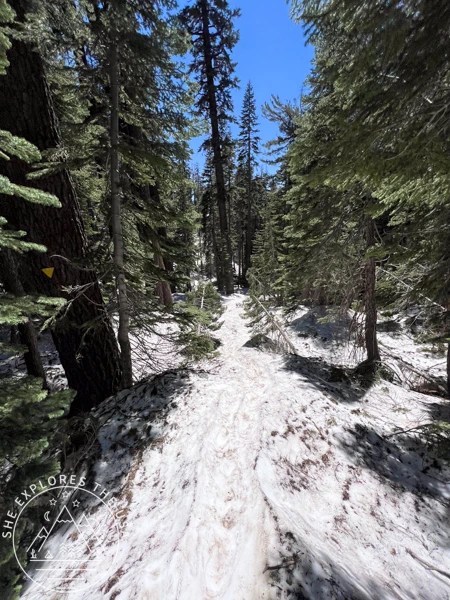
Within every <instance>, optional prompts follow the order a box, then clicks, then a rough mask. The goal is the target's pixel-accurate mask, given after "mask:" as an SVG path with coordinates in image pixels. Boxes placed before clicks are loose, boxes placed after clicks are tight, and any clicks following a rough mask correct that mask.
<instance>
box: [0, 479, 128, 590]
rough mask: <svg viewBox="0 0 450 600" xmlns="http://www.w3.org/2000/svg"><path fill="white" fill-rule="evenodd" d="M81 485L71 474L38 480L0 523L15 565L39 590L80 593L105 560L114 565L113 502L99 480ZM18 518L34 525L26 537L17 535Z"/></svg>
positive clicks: (117, 527) (97, 577) (82, 481)
mask: <svg viewBox="0 0 450 600" xmlns="http://www.w3.org/2000/svg"><path fill="white" fill-rule="evenodd" d="M45 484H47V485H45ZM85 486H86V482H85V479H84V478H83V477H82V478H80V479H79V480H77V479H76V477H74V476H70V477H68V476H64V475H60V476H59V477H49V479H48V480H47V481H44V482H41V481H39V482H38V484H33V485H31V486H29V488H27V489H26V490H24V491H23V492H22V493H21V494H20V496H19V497H17V498H16V499H15V502H14V505H15V506H16V507H17V508H18V510H12V511H9V512H8V517H7V519H5V521H4V523H3V532H2V536H3V537H10V538H11V539H12V543H13V546H14V554H15V556H16V559H17V562H18V564H19V566H20V568H21V569H22V571H23V572H24V574H25V575H26V577H27V578H28V579H30V580H32V581H33V582H34V583H35V584H36V585H38V586H39V587H40V589H41V590H45V591H61V592H66V593H68V592H73V591H74V590H77V591H83V590H85V589H88V588H90V587H92V586H94V585H95V584H98V583H100V582H101V580H102V578H104V577H105V573H104V566H105V560H106V561H107V565H108V567H110V566H111V564H112V563H114V559H115V556H116V553H117V549H118V548H117V539H118V537H119V530H120V522H119V520H118V518H117V513H116V512H115V511H114V508H115V501H114V499H113V498H111V499H109V498H108V496H109V493H108V492H107V491H106V490H105V489H104V488H102V486H101V485H100V484H97V483H95V484H94V485H93V486H92V487H93V489H92V490H90V489H87V488H86V487H85ZM24 520H25V522H26V523H28V524H29V523H32V524H33V525H34V526H35V529H34V531H33V534H32V536H30V539H28V538H27V537H26V536H24V535H23V534H22V533H19V532H21V531H22V529H23V527H22V525H25V523H24V522H23V521H24ZM24 539H26V544H25V548H24ZM19 544H20V548H21V551H19ZM24 549H25V550H26V556H23V550H24ZM101 565H102V568H100V566H101Z"/></svg>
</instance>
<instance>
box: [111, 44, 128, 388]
mask: <svg viewBox="0 0 450 600" xmlns="http://www.w3.org/2000/svg"><path fill="white" fill-rule="evenodd" d="M109 69H110V87H111V124H110V143H111V152H110V169H111V170H110V176H111V226H112V237H113V248H114V249H113V253H114V255H113V261H114V269H115V276H116V290H117V299H118V305H119V331H118V335H117V337H118V340H119V346H120V361H121V365H122V387H123V388H128V387H131V386H132V385H133V367H132V361H131V344H130V336H129V332H130V313H129V308H128V295H127V284H126V279H125V271H124V257H123V231H122V215H121V208H122V207H121V197H120V195H121V194H120V171H119V168H120V166H119V61H118V52H117V43H116V42H115V41H114V40H113V41H112V43H111V46H110V50H109Z"/></svg>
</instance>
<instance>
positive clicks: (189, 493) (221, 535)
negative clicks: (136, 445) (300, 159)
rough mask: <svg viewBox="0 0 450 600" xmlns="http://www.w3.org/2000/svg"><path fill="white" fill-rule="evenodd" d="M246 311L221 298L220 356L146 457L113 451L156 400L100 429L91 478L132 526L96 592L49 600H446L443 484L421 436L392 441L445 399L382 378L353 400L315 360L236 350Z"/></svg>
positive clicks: (172, 413)
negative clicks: (326, 379) (118, 479)
mask: <svg viewBox="0 0 450 600" xmlns="http://www.w3.org/2000/svg"><path fill="white" fill-rule="evenodd" d="M244 299H245V296H242V295H234V296H233V297H231V298H228V299H225V300H224V302H225V306H226V311H225V313H224V322H223V325H222V327H221V329H220V330H219V337H220V340H221V342H222V345H221V346H220V356H219V358H218V359H216V360H215V361H214V363H213V366H212V368H210V371H209V372H203V373H201V372H199V373H196V374H194V375H192V376H191V377H190V382H189V386H185V387H183V388H176V389H174V390H173V391H172V396H171V398H170V410H168V411H167V413H165V416H164V418H163V419H161V420H160V422H158V423H156V424H155V425H154V426H153V429H152V435H151V436H150V437H149V441H148V443H146V444H145V445H144V447H143V449H142V450H140V451H139V452H135V453H134V454H131V455H127V456H125V459H124V460H122V459H120V460H119V458H118V456H119V455H118V451H117V448H116V445H115V444H114V440H115V439H116V438H117V436H118V432H119V431H122V430H123V429H125V430H126V431H128V432H129V433H130V434H131V431H132V429H135V428H136V427H137V426H138V425H137V424H138V423H139V422H140V421H142V418H141V417H142V415H144V416H145V415H147V414H149V410H150V411H151V410H153V408H152V407H153V406H155V403H156V400H155V399H157V397H158V396H157V395H155V394H156V392H155V390H154V389H153V388H152V389H151V390H150V388H149V387H146V386H145V385H143V386H141V387H140V388H138V389H137V390H135V392H134V395H132V396H130V397H129V398H128V400H126V401H125V402H124V404H123V405H121V406H122V409H123V411H124V412H126V410H127V407H128V405H129V406H131V407H133V410H134V411H135V413H137V412H139V410H141V412H142V414H141V417H139V415H138V416H137V417H136V419H135V420H133V419H130V418H127V419H126V420H122V421H120V419H119V420H116V421H115V423H114V425H111V424H109V425H108V424H107V425H105V426H104V427H103V429H102V431H101V436H100V437H101V443H102V456H101V458H100V459H99V461H98V463H97V465H96V469H95V470H96V480H98V481H102V482H104V483H105V485H108V483H109V482H110V481H112V480H113V479H114V474H117V472H120V470H121V472H120V474H121V476H122V483H121V488H122V491H121V494H120V497H121V502H122V504H123V505H124V506H125V508H126V510H125V515H126V517H125V519H124V528H123V530H122V531H121V533H120V536H119V539H118V540H116V543H115V544H113V545H111V547H110V546H108V547H106V548H104V549H103V565H102V567H103V572H104V576H103V578H102V582H101V584H100V585H95V586H94V587H92V589H89V590H87V591H84V592H79V593H75V592H73V593H70V594H64V593H61V592H55V593H54V594H53V595H51V594H50V595H48V596H45V597H48V598H51V599H52V600H53V598H54V599H55V600H56V599H57V598H69V599H71V600H74V599H77V600H78V598H79V599H80V600H81V599H88V598H89V599H96V598H109V599H111V600H134V599H137V600H269V599H276V598H282V599H288V598H311V599H314V600H316V599H317V600H328V599H331V600H333V599H336V600H338V599H340V600H357V599H368V600H391V599H392V600H394V599H397V600H398V599H402V600H448V599H450V587H449V584H450V579H449V577H448V574H449V573H450V553H449V530H450V527H449V521H450V518H449V514H450V513H449V508H448V503H449V498H450V486H449V483H448V481H449V478H450V477H449V473H448V471H445V470H443V469H442V470H441V469H439V470H438V469H437V467H435V463H433V464H431V460H429V459H428V458H427V454H426V452H425V450H424V448H423V447H421V446H420V445H417V444H416V442H415V441H414V439H413V438H407V439H405V444H404V445H402V444H401V443H400V441H401V438H399V437H393V438H387V437H383V436H385V435H386V434H390V433H392V431H393V429H394V427H399V428H402V429H407V428H408V427H411V426H413V425H414V424H416V423H417V422H423V420H424V419H425V418H429V415H430V412H431V411H436V410H438V409H439V410H440V408H439V406H438V404H439V403H438V402H437V400H436V398H432V397H428V396H424V395H419V394H415V393H412V392H408V391H405V390H403V389H401V388H400V387H397V386H394V385H393V384H390V383H387V382H379V383H377V384H375V385H374V386H373V387H372V388H370V389H369V390H368V391H364V390H361V391H360V393H358V394H356V393H354V394H350V395H349V394H346V393H345V390H344V388H343V387H342V386H341V384H338V383H337V384H330V386H328V387H327V386H325V387H324V386H323V385H322V378H321V377H320V376H319V375H317V373H316V375H314V371H313V370H311V369H310V370H308V369H305V364H306V366H307V365H308V359H305V361H306V362H305V361H303V362H302V360H299V361H297V362H296V360H295V359H293V360H291V361H287V360H286V359H285V358H283V357H281V356H278V355H274V354H268V353H265V352H261V351H258V350H256V349H254V348H246V347H243V345H244V343H245V342H246V341H247V340H248V339H249V337H250V332H249V330H248V329H247V327H246V324H245V321H244V319H243V317H242V303H243V301H244ZM296 344H297V346H298V348H299V353H300V354H304V352H305V350H306V346H305V344H306V342H304V341H302V340H296ZM330 390H331V391H330ZM162 393H164V392H162ZM138 396H139V398H138ZM127 402H128V404H127ZM121 435H122V436H123V435H124V434H121ZM116 441H117V440H116ZM124 452H125V451H124ZM101 510H102V508H101V507H100V508H99V511H101ZM113 547H114V549H117V550H118V555H117V558H116V560H115V561H113V560H112V553H113ZM427 565H428V566H427ZM430 567H431V568H430ZM446 573H447V575H446ZM23 597H24V598H28V599H32V598H33V599H34V598H38V597H39V598H42V592H41V591H40V590H39V588H38V587H37V586H36V585H30V586H29V587H28V588H27V590H26V591H25V593H24V595H23Z"/></svg>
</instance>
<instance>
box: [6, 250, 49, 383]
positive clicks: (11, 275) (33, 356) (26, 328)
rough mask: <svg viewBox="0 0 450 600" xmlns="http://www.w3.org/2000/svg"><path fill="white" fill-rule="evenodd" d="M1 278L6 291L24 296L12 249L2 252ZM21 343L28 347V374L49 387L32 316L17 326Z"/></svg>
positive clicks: (26, 364)
mask: <svg viewBox="0 0 450 600" xmlns="http://www.w3.org/2000/svg"><path fill="white" fill-rule="evenodd" d="M0 280H1V282H2V283H3V287H4V288H5V291H6V292H7V293H9V294H13V295H14V296H16V297H18V298H19V297H20V296H24V295H25V291H24V289H23V286H22V284H21V282H20V279H19V278H18V267H17V263H16V260H15V258H14V255H13V253H12V252H11V250H7V249H4V250H2V252H0ZM17 329H18V331H19V339H20V343H21V344H22V345H24V346H26V347H27V351H26V352H25V353H24V360H25V366H26V368H27V373H28V375H32V376H33V377H39V378H41V379H42V386H43V387H44V389H46V388H47V379H46V376H45V371H44V366H43V364H42V359H41V355H40V353H39V348H38V339H37V335H36V330H35V328H34V324H33V322H32V321H31V319H30V318H28V319H27V321H26V322H25V323H20V325H18V326H17Z"/></svg>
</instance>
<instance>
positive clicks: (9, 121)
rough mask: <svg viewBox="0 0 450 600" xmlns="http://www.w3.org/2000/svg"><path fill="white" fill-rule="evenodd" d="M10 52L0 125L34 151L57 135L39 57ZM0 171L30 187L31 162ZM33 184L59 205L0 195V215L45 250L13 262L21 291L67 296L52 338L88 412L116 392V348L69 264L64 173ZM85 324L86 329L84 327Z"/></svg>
mask: <svg viewBox="0 0 450 600" xmlns="http://www.w3.org/2000/svg"><path fill="white" fill-rule="evenodd" d="M11 5H12V7H13V9H14V10H15V11H16V14H17V15H18V18H19V19H23V17H24V13H25V9H26V2H25V1H24V0H14V1H13V2H11ZM8 57H9V60H10V67H9V69H8V72H7V74H6V75H5V76H3V77H2V82H1V85H2V93H1V94H0V128H1V129H6V130H8V131H10V132H11V133H13V134H14V135H17V136H20V137H23V138H25V139H26V140H28V141H30V142H32V143H33V144H35V145H36V146H37V147H38V148H39V149H40V150H45V149H48V148H55V147H57V146H58V145H60V134H59V130H58V124H57V120H56V117H55V112H54V108H53V104H52V99H51V96H50V93H49V89H48V85H47V82H46V78H45V74H44V68H43V64H42V60H41V58H40V56H39V55H38V54H37V53H36V52H33V51H32V49H31V48H30V46H29V45H28V44H25V43H23V42H19V41H17V40H15V41H14V42H13V46H12V48H11V50H10V51H9V53H8ZM0 172H1V173H2V174H5V175H7V176H8V177H9V178H10V179H11V180H12V181H13V182H15V183H18V184H26V185H30V181H29V180H27V173H28V172H29V167H28V165H27V164H25V163H24V162H22V161H20V160H18V159H11V160H10V161H8V162H6V161H1V163H0ZM32 185H33V186H34V187H37V188H40V189H43V190H45V191H47V192H50V193H53V194H54V195H55V196H57V197H58V198H59V200H60V202H61V204H62V208H60V209H57V208H51V207H45V206H40V205H31V204H30V203H28V202H25V201H23V200H20V199H17V198H11V197H5V196H0V213H1V214H2V215H3V216H4V217H6V219H7V220H8V222H9V223H10V225H11V226H12V227H14V228H16V229H22V230H25V231H26V232H27V240H29V241H33V242H36V243H41V244H44V245H45V246H46V247H47V252H46V253H36V252H29V253H27V254H26V256H25V257H24V258H23V259H21V260H20V262H19V279H20V281H21V282H22V285H23V288H24V291H25V293H38V294H43V295H47V296H59V297H64V298H67V299H69V300H70V303H69V305H68V306H67V307H66V309H65V311H64V313H63V315H62V317H61V318H60V319H59V320H58V323H57V324H56V326H55V327H53V329H52V335H53V339H54V342H55V345H56V348H57V350H58V352H59V356H60V359H61V363H62V365H63V367H64V370H65V373H66V376H67V379H68V383H69V386H70V387H71V388H73V389H75V390H76V391H77V395H76V397H75V399H74V401H73V403H72V407H71V412H72V413H75V412H78V411H80V410H88V409H90V408H91V407H92V406H95V405H96V404H98V403H99V402H100V401H102V400H103V399H104V398H106V397H107V396H109V395H111V394H113V393H114V392H115V391H117V389H118V386H119V382H120V363H119V354H118V348H117V343H116V340H115V336H114V331H113V329H112V327H111V322H110V319H109V316H108V314H107V312H106V310H105V306H104V303H103V299H102V295H101V291H100V287H99V284H98V280H97V276H96V274H95V272H94V271H92V270H91V269H84V268H81V267H79V266H77V265H75V264H74V262H77V261H78V262H79V261H82V260H83V258H84V256H85V252H86V238H85V234H84V229H83V223H82V220H81V213H80V207H79V204H78V200H77V197H76V195H75V193H74V188H73V185H72V181H71V179H70V176H69V173H68V172H67V171H66V170H64V169H61V170H60V171H59V172H58V173H55V174H53V175H48V176H45V177H43V178H41V179H39V180H38V181H33V183H32ZM44 267H54V268H55V274H54V276H53V278H52V279H49V278H48V277H46V276H45V275H44V274H43V273H42V272H41V269H42V268H44ZM63 287H69V288H72V290H71V291H66V290H64V289H63ZM74 288H76V289H74ZM87 324H89V325H92V327H91V328H87V327H86V326H87Z"/></svg>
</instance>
